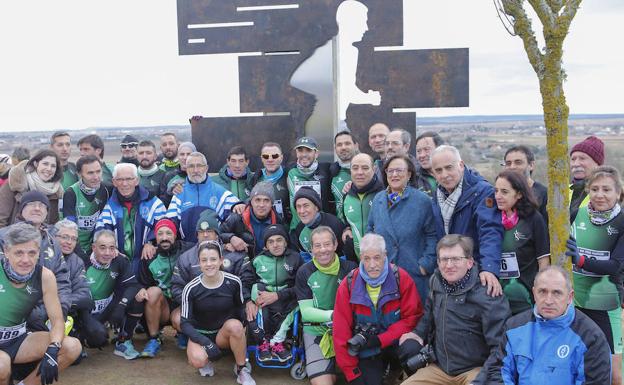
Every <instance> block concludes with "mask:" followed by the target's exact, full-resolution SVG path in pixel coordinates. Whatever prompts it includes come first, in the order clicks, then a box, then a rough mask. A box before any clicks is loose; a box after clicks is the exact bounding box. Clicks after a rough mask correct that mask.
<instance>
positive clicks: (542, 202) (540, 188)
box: [504, 144, 548, 224]
mask: <svg viewBox="0 0 624 385" xmlns="http://www.w3.org/2000/svg"><path fill="white" fill-rule="evenodd" d="M504 159H505V164H504V166H505V168H506V169H508V170H512V171H516V172H519V173H520V174H521V175H523V176H524V177H525V178H526V181H527V184H528V185H529V187H530V188H531V190H533V194H534V196H535V199H536V200H537V204H538V205H539V207H538V211H539V213H540V214H542V218H544V221H546V224H548V211H547V210H546V205H547V204H548V188H546V186H544V185H543V184H541V183H540V182H538V181H536V180H533V178H532V174H533V170H534V169H535V155H534V154H533V151H531V149H530V148H528V147H527V146H525V145H522V144H521V145H519V146H513V147H511V148H510V149H509V150H507V152H506V153H505V157H504Z"/></svg>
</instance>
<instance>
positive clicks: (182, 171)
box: [160, 142, 197, 207]
mask: <svg viewBox="0 0 624 385" xmlns="http://www.w3.org/2000/svg"><path fill="white" fill-rule="evenodd" d="M195 151H197V149H196V148H195V145H194V144H193V143H191V142H182V143H180V145H179V146H178V152H177V154H178V155H177V156H178V158H177V159H176V161H175V162H174V163H175V164H177V165H176V166H175V167H173V168H170V167H166V168H167V169H168V171H166V174H165V176H164V177H163V180H162V185H161V186H160V191H162V196H161V200H162V201H163V203H164V204H165V206H167V207H168V206H169V204H170V202H171V198H172V197H173V196H174V195H175V194H179V193H181V192H182V186H184V182H185V181H186V176H187V174H186V158H188V156H189V155H190V154H191V153H193V152H195ZM174 163H169V165H170V166H172V165H173V164H174Z"/></svg>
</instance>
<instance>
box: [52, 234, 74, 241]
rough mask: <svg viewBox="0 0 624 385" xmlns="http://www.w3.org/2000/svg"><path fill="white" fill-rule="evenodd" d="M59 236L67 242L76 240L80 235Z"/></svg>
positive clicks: (58, 236)
mask: <svg viewBox="0 0 624 385" xmlns="http://www.w3.org/2000/svg"><path fill="white" fill-rule="evenodd" d="M56 237H57V238H60V239H62V240H64V241H65V242H70V241H71V242H76V241H77V240H78V237H72V236H71V235H57V236H56Z"/></svg>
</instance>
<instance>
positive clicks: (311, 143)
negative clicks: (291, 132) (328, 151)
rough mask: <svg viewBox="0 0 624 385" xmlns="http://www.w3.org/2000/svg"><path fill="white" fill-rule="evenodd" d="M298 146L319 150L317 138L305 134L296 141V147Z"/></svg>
mask: <svg viewBox="0 0 624 385" xmlns="http://www.w3.org/2000/svg"><path fill="white" fill-rule="evenodd" d="M298 147H306V148H309V149H310V150H318V143H316V139H314V138H312V137H310V136H304V137H301V138H299V139H297V143H295V148H298Z"/></svg>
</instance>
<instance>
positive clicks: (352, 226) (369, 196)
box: [342, 153, 384, 260]
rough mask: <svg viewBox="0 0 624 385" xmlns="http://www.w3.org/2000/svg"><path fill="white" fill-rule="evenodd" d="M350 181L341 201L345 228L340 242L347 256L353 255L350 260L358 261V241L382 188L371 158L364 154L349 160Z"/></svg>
mask: <svg viewBox="0 0 624 385" xmlns="http://www.w3.org/2000/svg"><path fill="white" fill-rule="evenodd" d="M351 180H352V181H353V183H352V184H351V188H350V189H349V191H348V192H347V194H346V195H345V197H344V201H343V212H342V215H343V218H345V220H346V223H347V227H346V228H345V230H344V231H343V232H342V241H343V242H344V245H345V253H346V254H347V256H349V257H351V255H352V254H354V255H353V257H355V258H353V257H352V259H354V260H355V259H356V258H357V260H359V258H360V240H361V239H362V237H363V236H364V233H366V226H367V225H368V214H369V212H370V209H371V206H372V204H373V198H374V197H375V195H376V194H377V193H378V192H379V191H381V190H383V189H384V186H383V183H382V182H381V181H380V180H379V178H378V177H377V174H375V167H374V166H373V158H371V156H370V155H368V154H365V153H362V154H357V155H356V156H354V157H353V159H352V160H351Z"/></svg>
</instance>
